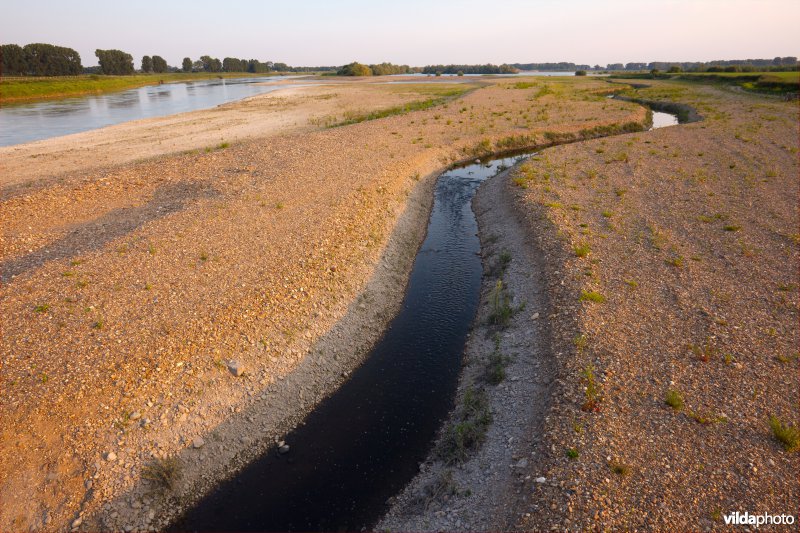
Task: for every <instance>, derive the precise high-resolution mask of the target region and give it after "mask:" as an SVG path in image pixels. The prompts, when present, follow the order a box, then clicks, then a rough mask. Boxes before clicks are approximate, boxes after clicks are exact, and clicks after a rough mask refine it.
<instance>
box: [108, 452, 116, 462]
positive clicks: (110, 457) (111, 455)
mask: <svg viewBox="0 0 800 533" xmlns="http://www.w3.org/2000/svg"><path fill="white" fill-rule="evenodd" d="M116 460H117V454H116V453H114V452H108V453H107V454H106V461H109V462H111V461H116Z"/></svg>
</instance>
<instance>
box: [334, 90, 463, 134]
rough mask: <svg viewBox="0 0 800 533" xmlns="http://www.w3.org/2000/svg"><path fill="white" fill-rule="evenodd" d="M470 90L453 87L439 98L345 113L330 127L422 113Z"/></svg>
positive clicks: (441, 93)
mask: <svg viewBox="0 0 800 533" xmlns="http://www.w3.org/2000/svg"><path fill="white" fill-rule="evenodd" d="M471 90H472V88H470V87H454V88H450V89H448V90H446V91H441V92H440V93H439V94H440V96H437V97H434V98H427V99H425V100H417V101H415V102H409V103H407V104H402V105H398V106H393V107H387V108H386V109H379V110H377V111H370V112H369V113H359V112H347V113H345V116H344V119H343V120H342V121H340V122H337V123H335V124H332V125H331V126H330V127H331V128H336V127H339V126H348V125H350V124H358V123H360V122H366V121H368V120H377V119H380V118H386V117H392V116H395V115H405V114H407V113H411V112H413V111H424V110H426V109H431V108H433V107H437V106H440V105H442V104H444V103H447V102H448V101H450V100H452V99H453V98H457V97H459V96H461V95H463V94H464V93H466V92H468V91H471Z"/></svg>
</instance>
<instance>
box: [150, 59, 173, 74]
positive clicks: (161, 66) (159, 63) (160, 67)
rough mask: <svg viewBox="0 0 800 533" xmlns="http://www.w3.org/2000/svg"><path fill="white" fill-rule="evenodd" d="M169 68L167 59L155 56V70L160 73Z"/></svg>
mask: <svg viewBox="0 0 800 533" xmlns="http://www.w3.org/2000/svg"><path fill="white" fill-rule="evenodd" d="M168 68H169V66H167V61H166V60H165V59H164V58H163V57H161V56H153V72H155V73H158V74H160V73H162V72H166V71H167V69H168Z"/></svg>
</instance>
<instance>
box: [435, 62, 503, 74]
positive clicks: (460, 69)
mask: <svg viewBox="0 0 800 533" xmlns="http://www.w3.org/2000/svg"><path fill="white" fill-rule="evenodd" d="M421 72H422V73H423V74H514V73H515V72H518V69H516V68H515V67H513V66H512V65H507V64H505V63H504V64H502V65H499V66H498V65H492V64H490V63H487V64H485V65H428V66H426V67H422V70H421Z"/></svg>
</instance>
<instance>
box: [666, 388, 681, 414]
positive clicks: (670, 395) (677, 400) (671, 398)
mask: <svg viewBox="0 0 800 533" xmlns="http://www.w3.org/2000/svg"><path fill="white" fill-rule="evenodd" d="M664 402H666V404H667V405H669V406H670V407H672V408H673V409H675V410H676V411H680V410H681V409H683V395H682V394H681V393H680V392H679V391H677V390H675V389H669V390H668V391H667V394H666V395H665V397H664Z"/></svg>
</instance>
